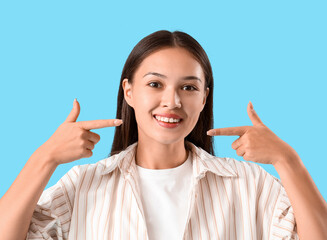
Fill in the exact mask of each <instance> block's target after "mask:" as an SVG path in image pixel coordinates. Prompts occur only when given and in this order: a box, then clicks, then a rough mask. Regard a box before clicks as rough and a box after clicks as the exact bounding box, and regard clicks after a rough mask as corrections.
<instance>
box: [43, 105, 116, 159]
mask: <svg viewBox="0 0 327 240" xmlns="http://www.w3.org/2000/svg"><path fill="white" fill-rule="evenodd" d="M79 113H80V105H79V102H78V101H77V100H76V101H74V104H73V109H72V110H71V112H70V114H69V115H68V117H67V119H66V120H65V121H64V122H63V123H62V124H61V125H60V126H59V127H58V129H57V130H56V131H55V133H54V134H53V135H52V136H51V137H50V138H49V139H48V140H47V141H46V142H45V143H44V144H43V145H41V146H40V148H38V149H37V151H38V152H42V154H47V155H50V158H51V161H54V163H55V164H56V165H60V164H62V163H68V162H72V161H75V160H78V159H81V158H86V157H91V156H92V155H93V153H92V150H93V149H94V146H95V144H97V143H98V142H99V141H100V136H99V135H98V134H96V133H94V132H91V131H90V129H97V128H105V127H114V126H119V125H121V124H122V120H118V121H119V122H118V123H116V124H115V120H117V119H103V120H91V121H80V122H76V120H77V118H78V115H79Z"/></svg>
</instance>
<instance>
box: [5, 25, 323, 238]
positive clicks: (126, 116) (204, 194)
mask: <svg viewBox="0 0 327 240" xmlns="http://www.w3.org/2000/svg"><path fill="white" fill-rule="evenodd" d="M212 109H213V76H212V70H211V65H210V62H209V59H208V57H207V55H206V53H205V51H204V50H203V49H202V47H201V46H200V45H199V43H198V42H197V41H196V40H195V39H193V38H192V37H191V36H189V35H188V34H186V33H183V32H179V31H175V32H169V31H157V32H154V33H152V34H150V35H149V36H147V37H145V38H144V39H142V40H141V41H140V42H139V43H138V44H137V45H136V46H135V47H134V49H133V50H132V52H131V53H130V55H129V57H128V59H127V61H126V63H125V66H124V69H123V72H122V76H121V80H120V87H119V92H118V102H117V116H116V118H117V119H116V120H115V119H112V120H93V121H80V122H77V121H76V120H77V118H78V115H79V112H80V105H79V103H78V102H77V101H74V105H73V109H72V111H71V113H70V114H69V116H68V117H67V119H66V120H65V122H64V123H63V124H61V125H60V126H59V128H58V129H57V130H56V132H55V133H54V134H53V136H51V137H50V138H49V140H48V141H46V142H45V143H44V144H43V145H42V146H41V147H40V148H38V149H37V150H36V151H35V152H34V153H33V154H32V156H31V157H30V159H29V160H28V161H27V163H26V165H25V166H24V168H23V170H22V171H21V172H20V174H19V175H18V177H17V179H16V180H15V181H14V183H13V184H12V186H11V187H10V188H9V190H8V191H7V192H6V194H5V195H4V196H3V197H2V198H1V199H0V212H1V215H0V216H1V217H0V232H1V237H2V238H3V239H25V238H26V239H79V240H80V239H299V238H300V239H301V240H302V239H326V238H327V231H326V228H325V225H326V219H327V205H326V202H325V200H324V199H323V197H322V195H321V194H320V193H319V191H318V189H317V187H316V185H315V184H314V182H313V180H312V178H311V177H310V175H309V173H308V171H307V170H306V168H305V167H304V165H303V163H302V161H301V159H300V157H299V156H298V154H297V153H296V152H295V151H294V149H293V148H292V147H290V146H289V145H288V144H287V143H285V142H284V141H282V140H281V139H280V138H278V137H277V136H276V135H275V134H274V133H273V132H272V131H271V130H270V129H269V128H268V127H266V126H265V125H264V124H263V123H262V121H261V120H260V118H259V117H258V115H257V114H256V113H255V111H254V110H253V106H252V104H251V103H250V104H249V105H248V108H247V111H248V115H249V117H250V119H251V121H252V123H253V126H244V127H231V128H223V129H212V127H213V112H212ZM112 126H119V127H117V128H116V131H115V136H114V141H113V145H112V149H111V154H110V156H109V157H108V158H106V159H103V160H101V161H98V162H97V163H94V164H86V165H77V166H75V167H73V168H72V169H71V170H70V171H69V172H68V173H67V174H65V175H64V176H63V177H62V178H61V179H60V181H58V183H57V184H55V185H54V186H52V187H50V188H48V189H47V190H45V191H43V190H44V188H45V186H46V185H47V182H48V180H49V179H50V177H51V175H52V174H53V172H54V171H55V169H56V167H57V166H58V165H60V164H63V163H68V162H72V161H74V160H77V159H80V158H83V157H90V156H92V150H93V149H94V145H95V144H96V143H98V142H99V140H100V136H99V135H98V134H96V133H93V132H91V131H90V130H91V129H96V128H103V127H112ZM210 129H211V130H210ZM208 130H210V131H208ZM207 131H208V132H207ZM213 135H239V136H240V138H238V139H237V140H236V141H235V142H234V143H233V144H232V147H233V149H235V150H236V151H237V154H238V155H240V156H243V158H244V159H245V160H249V161H253V162H260V163H266V164H273V165H274V166H275V168H276V170H277V172H278V173H279V175H280V178H281V181H280V180H279V179H277V178H275V177H273V176H272V175H270V174H268V173H267V172H266V171H265V170H264V169H263V168H261V167H260V166H259V165H257V164H255V163H252V162H246V161H236V160H235V159H232V158H220V157H216V156H214V150H213V137H212V136H213Z"/></svg>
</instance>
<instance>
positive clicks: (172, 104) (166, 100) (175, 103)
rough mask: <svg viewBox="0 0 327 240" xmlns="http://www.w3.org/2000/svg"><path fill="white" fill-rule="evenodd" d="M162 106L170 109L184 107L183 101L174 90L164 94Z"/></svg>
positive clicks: (168, 90)
mask: <svg viewBox="0 0 327 240" xmlns="http://www.w3.org/2000/svg"><path fill="white" fill-rule="evenodd" d="M162 104H163V106H165V107H168V108H169V109H173V108H176V107H177V108H180V107H181V106H182V104H181V99H180V97H179V95H178V93H177V91H175V90H174V89H167V90H166V91H164V93H163V97H162Z"/></svg>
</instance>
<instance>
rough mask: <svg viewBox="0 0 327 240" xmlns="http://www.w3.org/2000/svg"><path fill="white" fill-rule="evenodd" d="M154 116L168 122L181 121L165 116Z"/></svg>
mask: <svg viewBox="0 0 327 240" xmlns="http://www.w3.org/2000/svg"><path fill="white" fill-rule="evenodd" d="M155 118H156V119H158V120H159V121H162V122H170V123H173V122H180V121H181V120H180V119H174V118H166V117H159V116H155Z"/></svg>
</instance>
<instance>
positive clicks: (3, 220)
mask: <svg viewBox="0 0 327 240" xmlns="http://www.w3.org/2000/svg"><path fill="white" fill-rule="evenodd" d="M56 168H57V165H56V163H55V161H52V158H51V156H50V155H48V154H45V153H44V152H42V150H41V149H37V150H36V151H35V152H34V153H33V154H32V156H31V157H30V158H29V159H28V161H27V163H26V164H25V166H24V168H23V169H22V171H21V172H20V173H19V175H18V176H17V178H16V179H15V181H14V182H13V184H12V185H11V186H10V188H9V189H8V191H7V192H6V193H5V194H4V195H3V196H2V198H1V199H0V212H1V214H0V232H1V237H2V238H3V239H8V240H11V239H13V240H17V239H26V234H27V232H28V229H29V225H30V221H31V218H32V215H33V212H34V209H35V207H36V204H37V202H38V200H39V198H40V196H41V194H42V192H43V190H44V188H45V187H46V185H47V183H48V182H49V179H50V177H51V176H52V174H53V172H54V171H55V169H56Z"/></svg>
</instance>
